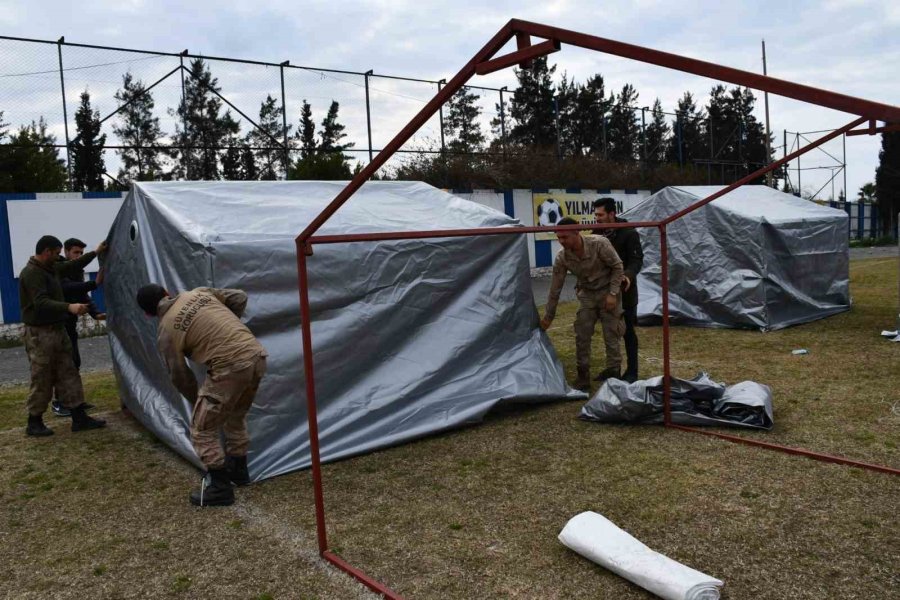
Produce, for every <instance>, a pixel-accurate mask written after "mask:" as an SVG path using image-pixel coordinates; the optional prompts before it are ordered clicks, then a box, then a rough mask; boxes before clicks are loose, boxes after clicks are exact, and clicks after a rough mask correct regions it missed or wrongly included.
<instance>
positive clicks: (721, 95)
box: [703, 85, 739, 161]
mask: <svg viewBox="0 0 900 600" xmlns="http://www.w3.org/2000/svg"><path fill="white" fill-rule="evenodd" d="M736 116H737V115H736V113H735V112H734V106H733V103H732V102H731V99H730V97H729V96H728V95H727V91H726V89H725V86H723V85H715V86H713V88H712V90H710V93H709V102H707V104H706V121H704V122H703V137H704V138H705V139H706V140H707V150H706V156H707V158H709V159H710V160H712V161H736V160H737V139H738V134H739V131H738V127H739V126H738V122H737V118H736Z"/></svg>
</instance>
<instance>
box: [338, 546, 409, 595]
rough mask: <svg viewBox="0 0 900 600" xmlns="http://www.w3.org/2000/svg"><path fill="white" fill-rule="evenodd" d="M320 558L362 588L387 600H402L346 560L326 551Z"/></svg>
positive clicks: (395, 593)
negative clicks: (352, 578)
mask: <svg viewBox="0 0 900 600" xmlns="http://www.w3.org/2000/svg"><path fill="white" fill-rule="evenodd" d="M322 558H324V559H325V560H327V561H328V562H330V563H331V564H333V565H335V566H336V567H337V568H339V569H341V570H342V571H344V572H345V573H348V574H350V575H352V576H353V577H355V578H356V579H357V580H358V581H359V582H360V583H362V584H363V585H364V586H366V587H367V588H369V589H370V590H372V591H373V592H375V593H376V594H381V595H382V596H384V597H385V598H388V600H403V596H401V595H400V594H398V593H397V592H395V591H394V590H392V589H391V588H389V587H387V586H386V585H384V584H383V583H379V582H378V581H375V580H374V579H372V578H371V577H369V576H368V575H366V574H365V573H363V572H362V571H360V570H359V569H357V568H356V567H354V566H353V565H351V564H350V563H348V562H347V561H346V560H344V559H343V558H341V557H340V556H338V555H337V554H335V553H334V552H332V551H330V550H327V551H325V552H323V553H322Z"/></svg>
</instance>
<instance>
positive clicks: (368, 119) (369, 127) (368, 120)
mask: <svg viewBox="0 0 900 600" xmlns="http://www.w3.org/2000/svg"><path fill="white" fill-rule="evenodd" d="M374 71H375V70H374V69H369V70H368V71H366V72H365V73H363V77H364V78H365V80H366V131H367V132H368V134H369V162H372V109H371V107H370V106H369V76H370V75H372V73H374ZM441 129H443V127H442V128H441Z"/></svg>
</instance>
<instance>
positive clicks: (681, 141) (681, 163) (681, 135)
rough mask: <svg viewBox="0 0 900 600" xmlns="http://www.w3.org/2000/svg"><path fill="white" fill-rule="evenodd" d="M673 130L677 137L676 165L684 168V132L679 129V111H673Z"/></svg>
mask: <svg viewBox="0 0 900 600" xmlns="http://www.w3.org/2000/svg"><path fill="white" fill-rule="evenodd" d="M675 131H676V136H677V138H678V166H679V167H682V168H684V146H683V144H684V133H683V131H682V129H681V113H675Z"/></svg>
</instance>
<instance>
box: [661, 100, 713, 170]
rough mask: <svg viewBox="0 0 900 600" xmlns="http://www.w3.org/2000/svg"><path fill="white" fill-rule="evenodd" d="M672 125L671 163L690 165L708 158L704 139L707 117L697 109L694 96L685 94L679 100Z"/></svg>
mask: <svg viewBox="0 0 900 600" xmlns="http://www.w3.org/2000/svg"><path fill="white" fill-rule="evenodd" d="M675 114H676V116H675V122H674V123H673V125H672V144H671V146H669V162H672V163H677V164H680V165H690V164H693V162H694V161H695V160H697V159H700V158H705V157H706V156H707V154H706V152H707V148H706V143H705V142H704V139H703V120H704V119H705V118H706V115H704V114H703V111H702V110H700V109H699V108H698V107H697V103H696V102H695V101H694V96H693V95H691V93H690V92H685V93H684V96H682V97H681V98H680V99H679V100H678V108H677V109H676V111H675Z"/></svg>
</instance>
